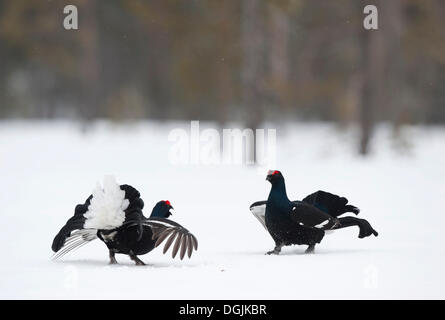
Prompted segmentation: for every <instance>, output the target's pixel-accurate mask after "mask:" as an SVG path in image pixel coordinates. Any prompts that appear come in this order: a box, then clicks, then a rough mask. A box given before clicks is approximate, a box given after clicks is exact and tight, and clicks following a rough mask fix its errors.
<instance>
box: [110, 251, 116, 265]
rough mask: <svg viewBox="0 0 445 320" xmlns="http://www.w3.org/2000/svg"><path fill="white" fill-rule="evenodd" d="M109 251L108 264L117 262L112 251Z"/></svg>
mask: <svg viewBox="0 0 445 320" xmlns="http://www.w3.org/2000/svg"><path fill="white" fill-rule="evenodd" d="M109 253H110V264H117V261H116V258H115V257H114V251H113V250H109Z"/></svg>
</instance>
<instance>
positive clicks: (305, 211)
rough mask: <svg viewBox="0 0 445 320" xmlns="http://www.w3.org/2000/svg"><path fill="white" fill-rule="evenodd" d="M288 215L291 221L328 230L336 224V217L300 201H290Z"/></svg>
mask: <svg viewBox="0 0 445 320" xmlns="http://www.w3.org/2000/svg"><path fill="white" fill-rule="evenodd" d="M290 216H291V218H292V220H293V221H295V222H297V223H298V224H299V225H302V226H305V227H315V228H318V229H323V230H329V229H331V228H332V227H334V226H335V225H336V224H337V219H336V218H334V217H332V216H330V215H329V214H327V213H325V212H323V211H321V210H319V209H318V208H316V207H314V206H312V205H310V204H308V203H305V202H301V201H294V202H292V206H291V212H290Z"/></svg>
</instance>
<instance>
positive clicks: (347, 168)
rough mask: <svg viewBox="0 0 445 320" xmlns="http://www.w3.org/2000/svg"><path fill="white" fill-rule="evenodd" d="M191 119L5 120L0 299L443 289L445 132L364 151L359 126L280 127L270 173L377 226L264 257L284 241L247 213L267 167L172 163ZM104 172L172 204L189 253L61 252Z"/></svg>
mask: <svg viewBox="0 0 445 320" xmlns="http://www.w3.org/2000/svg"><path fill="white" fill-rule="evenodd" d="M186 125H187V124H180V123H164V124H161V123H151V122H147V123H139V124H130V123H129V124H125V125H115V124H109V123H99V124H96V125H95V126H94V128H93V129H92V130H88V131H84V130H82V128H81V127H80V126H79V125H78V124H75V123H68V122H57V123H49V122H37V123H26V122H12V123H11V122H0V177H1V185H0V205H1V206H0V215H1V221H2V228H1V232H0V243H1V245H2V250H1V264H0V298H2V299H19V298H25V299H44V298H56V299H65V298H70V299H85V298H87V299H89V298H102V299H109V298H110V299H114V298H123V299H133V298H136V299H139V298H140V299H182V298H183V299H218V298H229V299H308V298H339V299H342V298H352V299H366V298H371V299H374V298H383V299H387V298H421V299H423V298H441V299H444V298H445V289H444V284H445V281H444V280H445V275H444V270H445V247H444V239H445V237H444V234H443V227H444V225H445V211H444V206H443V202H444V200H445V129H444V128H422V127H410V128H406V129H405V130H404V131H403V132H402V137H404V139H405V140H406V141H408V142H409V143H407V145H406V146H405V147H407V148H401V145H402V144H403V143H400V140H394V138H393V136H392V131H391V130H389V129H388V128H385V127H381V128H380V129H379V130H378V132H377V135H376V137H375V140H374V144H373V150H374V154H373V156H372V157H370V158H367V159H362V158H360V157H358V156H356V155H355V154H354V152H353V148H354V144H355V142H356V141H355V137H356V134H355V131H354V130H353V129H349V130H339V129H338V128H335V127H334V126H331V125H325V124H308V125H302V124H300V125H298V126H294V127H290V126H287V127H282V128H280V129H279V130H278V133H277V140H278V155H277V166H276V168H271V169H279V170H281V171H282V172H283V174H284V176H285V178H286V183H287V190H288V194H289V196H290V197H291V198H292V199H295V200H296V199H301V198H303V197H304V196H306V195H307V194H309V193H311V192H313V191H316V190H319V189H323V190H326V191H331V192H334V193H337V194H339V195H343V196H346V197H348V198H349V199H350V201H351V203H352V204H354V205H357V206H359V207H360V208H361V213H360V216H361V217H363V218H366V219H368V220H369V221H370V222H371V223H372V225H373V226H374V227H375V229H376V230H377V231H379V233H380V235H379V237H378V238H374V237H372V238H371V237H370V238H367V239H358V238H357V235H358V230H357V229H355V228H349V229H344V230H339V231H337V232H335V233H333V234H330V235H326V236H325V238H324V240H323V241H322V243H321V244H320V245H318V246H317V248H316V254H313V255H305V254H303V252H304V250H305V247H298V246H294V247H286V248H285V249H284V250H283V253H282V255H280V256H265V255H264V253H265V252H266V251H267V250H270V249H272V248H273V241H272V240H271V238H270V236H269V235H268V234H267V233H266V232H265V230H264V229H263V227H262V226H261V225H260V223H259V222H258V221H257V220H256V219H255V218H254V217H253V215H252V214H251V213H250V211H249V205H250V204H251V203H252V202H254V201H257V200H263V199H266V198H267V194H268V192H269V188H270V185H269V183H268V182H266V181H265V172H262V173H260V172H259V171H258V170H256V169H252V168H247V167H243V166H227V165H219V166H202V165H201V166H198V165H180V166H178V165H176V166H175V165H172V164H170V162H169V159H168V153H169V148H170V147H171V143H170V142H168V140H167V136H168V133H169V131H170V130H171V129H172V128H174V127H176V126H186ZM397 141H398V142H397ZM106 174H114V175H115V177H116V178H117V180H118V182H120V183H127V184H131V185H133V186H135V187H136V188H137V189H138V190H139V191H140V192H141V194H142V196H143V199H144V201H145V203H146V212H145V213H146V215H148V214H149V213H150V211H151V208H152V207H153V205H154V204H155V203H156V202H157V201H159V200H165V199H168V200H170V201H171V202H172V205H173V206H174V207H175V211H174V212H173V216H172V218H173V219H174V220H175V221H177V222H179V223H181V224H183V225H184V226H185V227H187V228H188V229H189V230H191V231H192V232H193V233H194V234H195V235H196V236H197V237H198V240H199V250H198V251H197V252H196V253H195V254H194V256H192V259H191V260H188V259H185V260H184V261H180V260H179V259H175V260H173V259H171V256H170V254H166V255H163V254H162V252H161V250H159V249H157V250H155V251H152V252H151V253H149V254H147V255H144V256H141V259H142V260H144V261H145V262H146V263H147V264H148V265H147V266H145V267H137V266H134V265H133V262H132V261H130V259H129V258H128V257H126V256H123V255H117V260H118V261H119V263H120V264H119V265H116V266H109V265H108V256H107V250H106V247H105V245H104V244H103V243H102V242H100V241H99V240H96V241H95V242H93V243H90V244H88V245H87V246H84V247H82V248H80V249H79V250H78V251H76V252H73V253H71V254H70V255H67V256H65V257H64V258H62V259H61V260H60V261H56V262H54V261H51V259H50V257H51V254H52V252H51V249H50V245H51V242H52V239H53V237H54V236H55V234H56V233H57V232H58V230H59V229H60V227H61V226H62V225H63V224H64V223H65V222H66V220H67V219H68V218H69V217H71V215H72V214H73V211H74V206H75V205H76V204H77V203H80V202H83V201H84V200H85V199H86V197H87V196H88V195H89V194H90V193H91V192H92V190H93V188H94V186H95V185H96V182H97V181H101V180H102V178H103V176H104V175H106Z"/></svg>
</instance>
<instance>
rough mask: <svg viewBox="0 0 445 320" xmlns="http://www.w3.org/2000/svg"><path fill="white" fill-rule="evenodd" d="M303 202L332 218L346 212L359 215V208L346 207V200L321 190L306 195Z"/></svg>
mask: <svg viewBox="0 0 445 320" xmlns="http://www.w3.org/2000/svg"><path fill="white" fill-rule="evenodd" d="M303 202H306V203H308V204H311V205H313V206H314V207H316V208H318V209H319V210H321V211H324V212H326V213H327V214H329V215H330V216H332V217H338V216H340V215H342V214H343V213H346V212H353V213H355V214H359V212H360V209H359V208H357V207H355V206H352V205H348V199H346V198H345V197H339V196H337V195H335V194H332V193H329V192H326V191H321V190H320V191H317V192H314V193H312V194H310V195H308V196H307V197H306V198H304V199H303Z"/></svg>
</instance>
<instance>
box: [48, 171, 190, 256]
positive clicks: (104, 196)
mask: <svg viewBox="0 0 445 320" xmlns="http://www.w3.org/2000/svg"><path fill="white" fill-rule="evenodd" d="M143 208H144V201H142V199H141V197H140V194H139V192H138V191H137V190H136V189H135V188H133V187H132V186H130V185H118V184H117V183H116V182H115V181H114V178H113V177H105V179H104V186H103V188H102V187H101V186H100V185H98V186H97V187H96V189H95V190H94V191H93V194H92V195H90V196H89V197H88V199H87V200H86V201H85V203H84V204H79V205H77V206H76V208H75V210H74V216H73V217H71V218H70V219H69V220H68V221H67V223H66V224H65V226H63V227H62V229H61V230H60V231H59V233H58V234H57V235H56V237H55V238H54V241H53V244H52V250H53V251H54V252H55V254H54V259H57V258H60V257H62V256H63V255H65V254H66V253H68V252H70V251H72V250H74V249H77V248H79V247H81V246H83V245H85V244H86V243H88V242H90V241H93V240H95V239H97V238H99V239H100V240H102V241H103V242H104V243H105V244H106V246H107V247H108V250H109V255H110V264H116V263H117V261H116V258H115V254H116V253H122V254H127V255H129V256H130V258H131V259H132V260H133V261H134V262H135V263H136V265H144V263H143V262H142V261H141V260H140V259H139V258H138V257H137V256H138V255H143V254H146V253H148V252H150V251H151V250H153V249H154V248H156V247H157V246H159V245H160V244H161V243H162V242H164V240H166V239H167V241H166V242H165V246H164V250H163V252H164V253H165V252H167V250H168V249H169V248H170V246H171V245H172V244H173V242H175V243H174V245H173V250H172V256H173V258H175V256H176V254H177V253H178V252H179V256H180V258H181V260H182V259H183V258H184V256H185V254H186V253H187V255H188V257H189V258H190V257H191V255H192V251H193V249H195V250H197V249H198V241H197V239H196V237H195V236H194V235H193V234H191V233H190V232H189V231H188V230H187V229H185V228H184V227H182V226H181V225H179V224H178V223H176V222H174V221H171V220H169V219H167V218H168V217H169V216H170V215H171V212H170V209H173V207H172V206H171V204H170V202H169V201H159V202H158V203H157V204H156V206H155V207H154V208H153V211H152V212H151V215H150V217H149V218H148V219H147V218H146V217H144V215H143V213H142V209H143ZM175 239H176V241H175Z"/></svg>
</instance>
